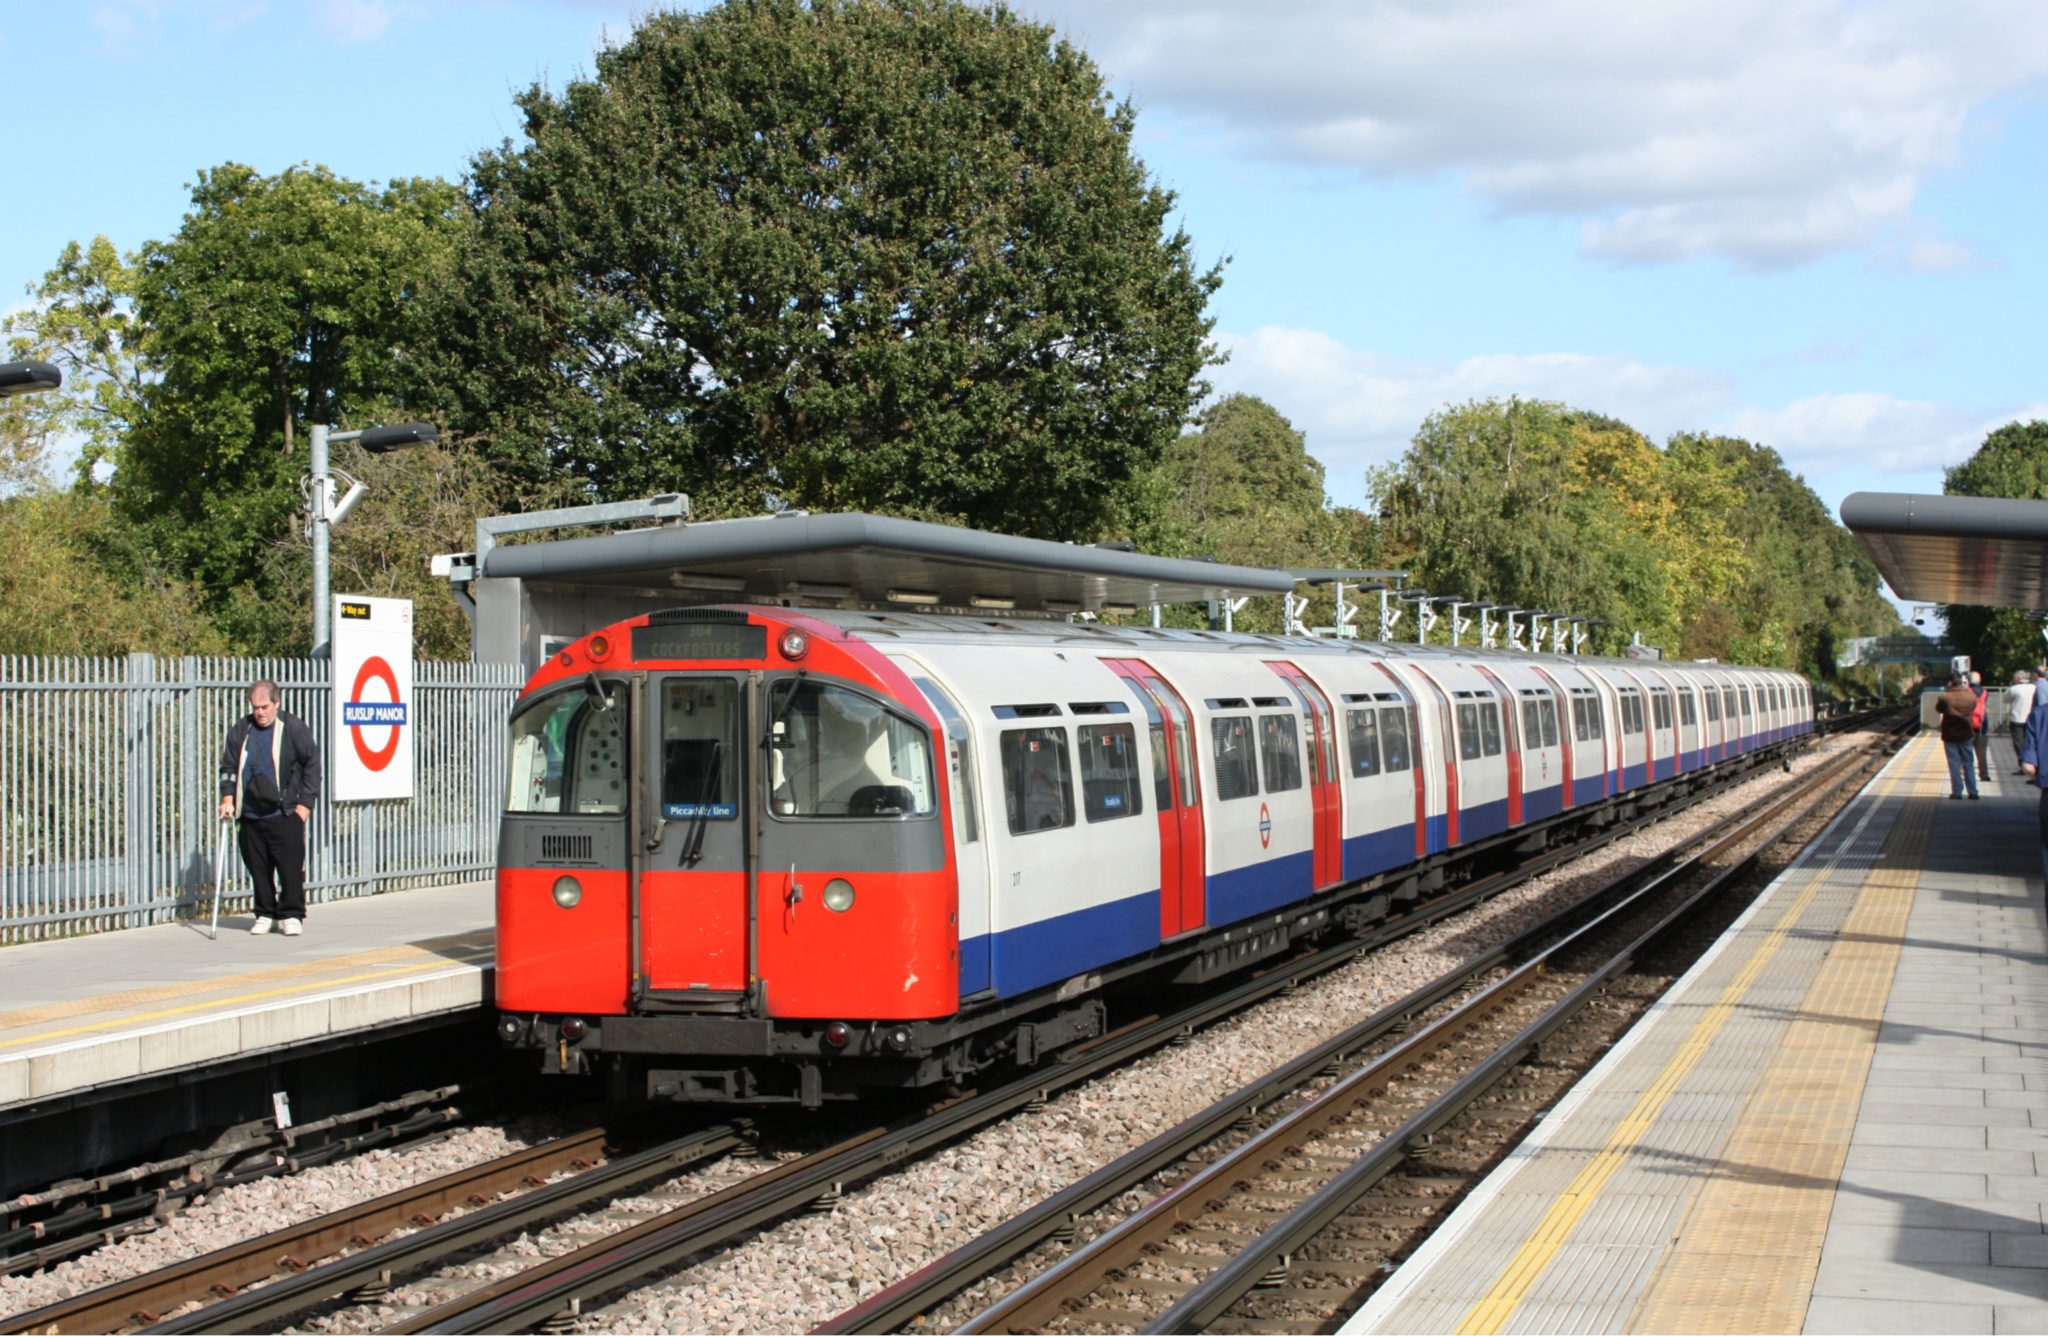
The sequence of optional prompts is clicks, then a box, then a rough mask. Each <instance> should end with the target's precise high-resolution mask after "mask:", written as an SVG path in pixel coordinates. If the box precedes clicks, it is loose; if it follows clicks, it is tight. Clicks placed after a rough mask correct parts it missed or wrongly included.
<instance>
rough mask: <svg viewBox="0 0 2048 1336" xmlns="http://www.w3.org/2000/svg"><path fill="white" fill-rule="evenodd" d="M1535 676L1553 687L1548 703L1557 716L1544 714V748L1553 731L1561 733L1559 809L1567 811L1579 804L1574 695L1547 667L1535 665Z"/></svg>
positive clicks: (1547, 745) (1549, 741)
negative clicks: (1574, 782)
mask: <svg viewBox="0 0 2048 1336" xmlns="http://www.w3.org/2000/svg"><path fill="white" fill-rule="evenodd" d="M1536 675H1537V676H1538V677H1540V678H1542V679H1543V680H1544V682H1545V683H1547V684H1548V685H1549V687H1550V700H1549V702H1548V705H1549V709H1550V710H1551V711H1552V712H1553V714H1554V717H1553V716H1552V714H1546V715H1545V716H1544V719H1543V730H1544V731H1543V744H1544V746H1545V747H1549V746H1550V745H1551V733H1552V731H1553V730H1554V731H1555V732H1556V733H1557V734H1558V741H1559V743H1560V744H1561V745H1560V746H1559V747H1558V752H1559V764H1560V765H1561V766H1562V767H1563V774H1562V775H1560V776H1559V784H1560V793H1559V801H1558V806H1559V808H1560V810H1563V811H1567V812H1568V811H1570V810H1571V809H1572V808H1573V807H1574V806H1575V805H1576V804H1577V798H1576V796H1575V795H1574V794H1573V793H1572V749H1573V743H1574V742H1575V740H1576V739H1575V738H1574V737H1573V734H1572V726H1571V725H1572V720H1571V695H1570V693H1569V692H1567V691H1566V690H1565V687H1564V684H1563V683H1562V682H1559V681H1558V680H1557V677H1556V676H1555V675H1554V674H1553V673H1552V672H1551V671H1550V670H1549V669H1548V668H1544V667H1542V666H1540V665H1538V666H1537V667H1536ZM1539 699H1540V698H1539Z"/></svg>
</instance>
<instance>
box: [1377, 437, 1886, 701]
mask: <svg viewBox="0 0 2048 1336" xmlns="http://www.w3.org/2000/svg"><path fill="white" fill-rule="evenodd" d="M1369 486H1370V489H1371V491H1372V493H1373V495H1374V497H1375V499H1376V501H1377V504H1378V506H1379V510H1380V519H1381V523H1382V525H1383V526H1384V529H1385V534H1384V539H1385V542H1386V544H1387V555H1388V557H1389V559H1390V560H1391V561H1392V563H1393V564H1396V565H1406V566H1408V567H1409V568H1410V570H1411V573H1412V575H1413V578H1414V580H1415V582H1416V583H1417V584H1420V585H1422V586H1424V587H1426V588H1428V589H1430V590H1431V591H1433V592H1439V593H1451V592H1456V593H1461V594H1468V595H1472V596H1474V597H1477V598H1481V599H1484V600H1486V601H1489V602H1494V603H1502V604H1507V605H1511V606H1521V607H1536V608H1542V609H1544V610H1546V611H1553V612H1565V613H1570V614H1572V615H1575V616H1584V617H1591V618H1595V619H1598V620H1600V621H1604V622H1605V623H1607V626H1606V628H1605V630H1604V631H1603V632H1601V633H1600V634H1599V635H1597V636H1596V641H1595V643H1596V644H1599V645H1602V646H1604V647H1605V648H1607V649H1610V650H1616V649H1619V648H1620V647H1621V645H1622V644H1624V643H1626V642H1627V641H1628V640H1629V639H1631V638H1632V637H1633V636H1635V635H1640V636H1641V638H1642V639H1643V640H1644V641H1645V642H1646V643H1649V644H1654V645H1659V646H1662V647H1663V648H1664V649H1665V650H1666V651H1667V652H1672V653H1677V654H1680V655H1683V656H1685V657H1689V658H1692V657H1705V658H1720V659H1728V660H1734V661H1738V662H1743V663H1761V664H1775V665H1778V666H1781V667H1790V668H1799V669H1802V670H1804V671H1806V672H1807V673H1808V674H1809V675H1813V676H1816V677H1828V676H1832V675H1833V673H1834V660H1835V645H1836V642H1837V640H1838V639H1839V638H1841V637H1844V636H1853V635H1870V634H1877V633H1879V632H1882V631H1886V630H1892V629H1896V627H1897V616H1896V614H1895V613H1893V612H1892V610H1891V608H1890V605H1889V604H1886V603H1885V602H1884V600H1883V599H1882V597H1881V596H1880V595H1879V593H1878V588H1877V572H1876V569H1875V568H1874V567H1872V566H1871V564H1870V563H1869V561H1868V560H1867V559H1865V558H1864V557H1863V555H1862V553H1861V551H1860V549H1858V548H1857V546H1856V544H1855V541H1854V539H1853V538H1851V537H1850V535H1849V534H1848V532H1847V531H1846V530H1844V529H1843V528H1841V526H1839V525H1837V524H1835V523H1834V522H1833V520H1832V519H1831V518H1830V517H1829V515H1828V512H1827V508H1826V506H1824V505H1823V504H1822V503H1821V501H1820V498H1819V497H1817V496H1815V495H1814V494H1813V491H1812V489H1810V488H1808V487H1807V486H1806V484H1805V483H1803V482H1802V481H1800V480H1799V479H1798V478H1796V477H1794V476H1792V475H1791V474H1790V473H1788V472H1787V471H1786V469H1785V466H1784V462H1783V461H1782V460H1781V459H1779V457H1778V455H1777V454H1776V453H1775V452H1774V451H1772V450H1769V449H1766V448H1764V447H1760V446H1756V445H1753V444H1751V443H1750V442H1747V441H1742V440H1738V439H1735V438H1731V437H1722V436H1708V435H1697V434H1681V435H1678V436H1675V437H1673V438H1672V440H1671V441H1670V442H1669V443H1668V445H1667V446H1666V447H1665V448H1663V449H1661V450H1660V449H1659V448H1657V447H1656V446H1655V445H1654V444H1652V443H1651V442H1650V441H1649V440H1647V439H1646V438H1645V437H1643V436H1642V435H1641V433H1639V432H1636V431H1634V430H1632V429H1631V428H1629V427H1627V426H1626V425H1624V424H1622V423H1619V422H1616V421H1614V420H1613V419H1610V418H1605V417H1601V416H1599V415H1597V414H1589V413H1584V412H1578V411H1575V410H1572V409H1569V408H1567V407H1565V406H1564V405H1561V404H1554V403H1531V402H1527V401H1523V400H1515V399H1510V400H1507V401H1505V402H1502V401H1499V400H1490V401H1486V402H1483V403H1468V404H1463V405H1459V406H1455V407H1451V408H1446V409H1444V410H1442V411H1440V412H1438V413H1436V414H1434V415H1433V416H1432V417H1430V418H1429V420H1428V421H1426V422H1424V423H1423V425H1422V428H1421V430H1420V431H1418V432H1417V433H1416V436H1415V439H1414V441H1413V443H1412V444H1411V445H1410V447H1409V450H1408V452H1407V454H1406V455H1405V456H1404V457H1403V458H1402V459H1401V460H1400V461H1398V462H1397V463H1395V464H1393V465H1390V466H1388V467H1387V468H1384V469H1381V470H1378V471H1376V472H1375V473H1374V474H1373V475H1372V476H1371V477H1370V479H1369Z"/></svg>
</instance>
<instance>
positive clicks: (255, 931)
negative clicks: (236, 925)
mask: <svg viewBox="0 0 2048 1336" xmlns="http://www.w3.org/2000/svg"><path fill="white" fill-rule="evenodd" d="M276 926H277V925H276V924H275V923H274V922H273V921H272V920H270V919H267V918H258V919H257V920H256V921H255V922H254V923H251V924H250V925H249V935H250V936H251V937H261V936H262V935H263V934H264V933H266V932H269V931H270V930H271V929H272V928H274V927H276Z"/></svg>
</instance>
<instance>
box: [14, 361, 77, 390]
mask: <svg viewBox="0 0 2048 1336" xmlns="http://www.w3.org/2000/svg"><path fill="white" fill-rule="evenodd" d="M63 383H64V373H63V372H62V371H59V370H58V369H57V368H56V367H54V366H51V365H50V364H49V363H48V362H35V361H29V362H0V396H6V395H13V394H40V393H42V392H43V391H44V390H54V389H56V388H57V387H58V386H59V385H62V384H63Z"/></svg>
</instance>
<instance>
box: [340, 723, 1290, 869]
mask: <svg viewBox="0 0 2048 1336" xmlns="http://www.w3.org/2000/svg"><path fill="white" fill-rule="evenodd" d="M357 745H358V746H360V745H361V744H360V743H358V744H357ZM1259 847H1260V848H1261V849H1270V848H1272V847H1273V813H1272V812H1271V811H1270V810H1269V809H1268V808H1267V807H1266V805H1265V804H1264V803H1260V804H1259Z"/></svg>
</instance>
